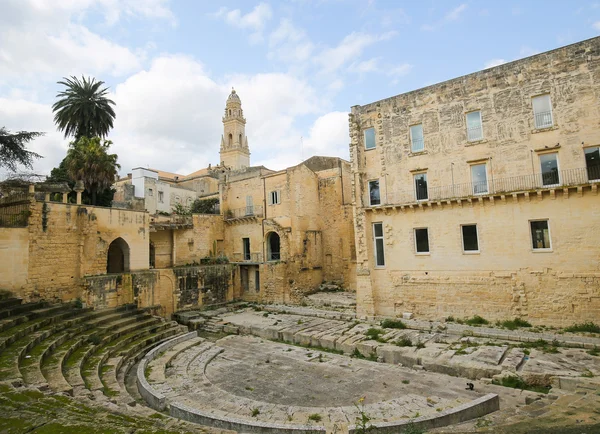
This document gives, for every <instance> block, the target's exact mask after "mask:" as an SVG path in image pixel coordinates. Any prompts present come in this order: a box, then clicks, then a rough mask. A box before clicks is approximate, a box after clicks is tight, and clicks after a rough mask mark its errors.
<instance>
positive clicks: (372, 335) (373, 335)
mask: <svg viewBox="0 0 600 434" xmlns="http://www.w3.org/2000/svg"><path fill="white" fill-rule="evenodd" d="M382 333H383V330H380V329H376V328H373V327H371V328H370V329H369V330H367V331H366V332H365V335H366V336H367V337H368V338H369V339H373V340H374V341H376V340H377V339H379V336H380V335H381V334H382Z"/></svg>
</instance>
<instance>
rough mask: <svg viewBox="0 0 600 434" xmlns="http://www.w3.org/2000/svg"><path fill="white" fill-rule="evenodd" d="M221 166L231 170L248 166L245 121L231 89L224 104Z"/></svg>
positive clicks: (237, 99) (240, 102)
mask: <svg viewBox="0 0 600 434" xmlns="http://www.w3.org/2000/svg"><path fill="white" fill-rule="evenodd" d="M221 164H223V165H224V166H227V167H229V168H231V169H232V170H239V169H243V168H245V167H248V166H250V150H249V148H248V138H247V137H246V119H245V118H244V111H243V110H242V101H241V100H240V97H239V95H238V94H237V92H236V91H235V89H234V88H233V87H232V88H231V93H230V94H229V97H228V98H227V101H226V103H225V113H224V115H223V135H222V136H221Z"/></svg>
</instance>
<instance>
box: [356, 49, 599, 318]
mask: <svg viewBox="0 0 600 434" xmlns="http://www.w3.org/2000/svg"><path fill="white" fill-rule="evenodd" d="M598 119H600V38H594V39H590V40H587V41H583V42H580V43H577V44H573V45H570V46H567V47H563V48H559V49H556V50H553V51H549V52H547V53H542V54H538V55H535V56H532V57H529V58H526V59H522V60H518V61H515V62H510V63H507V64H505V65H501V66H498V67H494V68H490V69H486V70H484V71H480V72H477V73H473V74H470V75H467V76H464V77H459V78H455V79H452V80H449V81H446V82H443V83H439V84H435V85H432V86H429V87H426V88H423V89H419V90H415V91H412V92H408V93H405V94H401V95H398V96H394V97H391V98H388V99H385V100H382V101H377V102H374V103H371V104H367V105H364V106H354V107H352V113H351V115H350V136H351V160H352V174H353V179H352V182H353V194H354V201H355V210H354V212H355V234H356V247H357V262H358V265H357V306H358V313H359V314H361V315H386V316H398V315H402V314H403V313H405V312H406V313H408V312H410V313H413V314H414V315H416V316H417V317H419V318H430V319H433V318H438V319H439V318H444V317H446V316H449V315H453V316H455V317H456V316H458V317H466V316H472V315H474V314H478V315H482V316H485V317H486V318H488V319H493V320H497V319H506V318H511V317H515V316H517V317H525V318H527V319H528V320H529V321H531V322H533V323H538V324H539V323H546V324H555V325H560V324H567V323H572V322H575V321H579V322H581V321H586V320H594V319H595V320H597V318H598V317H599V316H600V270H599V265H598V264H599V262H598V260H599V255H600V248H599V247H598V246H599V245H600V243H599V241H600V237H599V236H598V234H597V231H596V230H595V228H596V227H597V226H598V224H599V223H600V214H599V213H598V206H599V202H598V195H597V186H598V184H597V182H598V181H599V180H600V166H599V164H600V153H599V149H600V148H599V147H600V124H599V123H598Z"/></svg>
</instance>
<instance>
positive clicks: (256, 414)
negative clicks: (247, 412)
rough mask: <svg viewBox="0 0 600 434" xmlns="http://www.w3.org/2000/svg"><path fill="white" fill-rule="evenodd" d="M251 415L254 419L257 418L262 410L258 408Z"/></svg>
mask: <svg viewBox="0 0 600 434" xmlns="http://www.w3.org/2000/svg"><path fill="white" fill-rule="evenodd" d="M251 414H252V417H256V416H258V415H259V414H260V410H259V409H258V408H253V409H252V413H251Z"/></svg>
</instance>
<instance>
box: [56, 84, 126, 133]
mask: <svg viewBox="0 0 600 434" xmlns="http://www.w3.org/2000/svg"><path fill="white" fill-rule="evenodd" d="M63 80H64V81H59V82H58V84H62V85H64V86H66V89H65V90H64V91H62V92H60V93H59V94H58V95H56V97H57V98H60V99H59V100H58V101H56V102H55V103H54V105H53V106H52V111H53V112H54V122H55V123H56V126H57V127H58V130H59V131H64V133H65V138H67V137H69V136H73V137H74V138H75V141H78V140H79V139H80V138H81V137H101V138H104V137H106V136H107V135H108V132H109V131H110V130H111V129H112V127H113V121H114V119H115V111H114V110H113V108H112V107H111V105H115V103H114V101H112V100H110V99H108V98H107V97H106V94H107V93H108V88H107V87H105V88H104V89H101V86H102V85H103V84H104V82H103V81H96V79H95V78H93V77H88V78H86V77H81V80H79V79H78V78H77V77H74V76H72V77H71V78H66V77H65V78H63Z"/></svg>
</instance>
